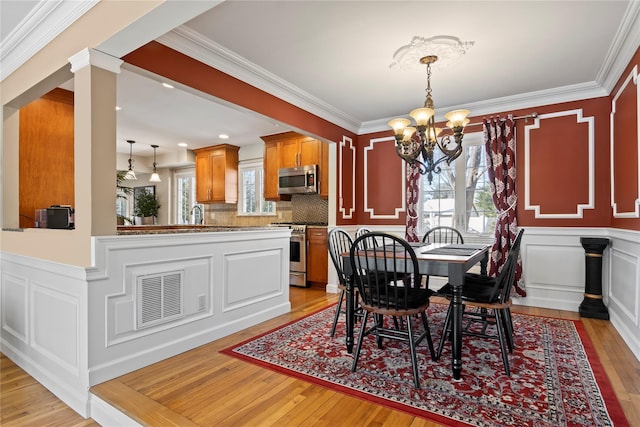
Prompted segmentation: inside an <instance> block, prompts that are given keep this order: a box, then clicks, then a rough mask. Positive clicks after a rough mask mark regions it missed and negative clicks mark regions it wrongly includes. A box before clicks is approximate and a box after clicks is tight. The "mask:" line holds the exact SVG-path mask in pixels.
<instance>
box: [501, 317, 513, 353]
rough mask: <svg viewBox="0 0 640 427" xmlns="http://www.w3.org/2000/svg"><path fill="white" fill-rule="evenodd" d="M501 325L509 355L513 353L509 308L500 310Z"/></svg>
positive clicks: (511, 322) (511, 321) (511, 323)
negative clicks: (502, 325)
mask: <svg viewBox="0 0 640 427" xmlns="http://www.w3.org/2000/svg"><path fill="white" fill-rule="evenodd" d="M502 323H504V328H505V331H506V333H507V344H508V345H509V353H513V320H512V319H511V310H510V309H509V308H505V309H503V310H502Z"/></svg>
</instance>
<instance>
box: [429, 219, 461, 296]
mask: <svg viewBox="0 0 640 427" xmlns="http://www.w3.org/2000/svg"><path fill="white" fill-rule="evenodd" d="M422 242H423V243H450V244H464V238H463V237H462V233H460V231H458V229H456V228H453V227H447V226H444V225H442V226H439V227H434V228H432V229H430V230H427V232H426V233H424V236H422ZM422 286H423V287H425V288H428V287H429V276H428V275H427V274H425V275H424V277H423V279H422Z"/></svg>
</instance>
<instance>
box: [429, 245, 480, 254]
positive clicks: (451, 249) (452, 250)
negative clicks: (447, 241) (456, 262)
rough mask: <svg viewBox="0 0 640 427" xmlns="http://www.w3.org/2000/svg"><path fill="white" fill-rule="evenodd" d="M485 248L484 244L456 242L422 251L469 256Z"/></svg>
mask: <svg viewBox="0 0 640 427" xmlns="http://www.w3.org/2000/svg"><path fill="white" fill-rule="evenodd" d="M482 248H484V245H472V244H471V245H470V244H454V245H447V246H443V247H440V248H434V249H428V250H425V251H422V253H423V254H433V255H455V256H469V255H472V254H474V253H475V252H477V251H479V250H480V249H482Z"/></svg>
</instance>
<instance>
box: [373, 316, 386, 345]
mask: <svg viewBox="0 0 640 427" xmlns="http://www.w3.org/2000/svg"><path fill="white" fill-rule="evenodd" d="M373 318H374V320H375V323H376V326H375V328H376V343H377V344H378V348H379V349H382V337H381V336H380V334H379V333H378V330H379V329H380V328H384V317H383V316H382V314H374V315H373Z"/></svg>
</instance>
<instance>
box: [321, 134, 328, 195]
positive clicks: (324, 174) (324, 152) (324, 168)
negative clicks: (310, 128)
mask: <svg viewBox="0 0 640 427" xmlns="http://www.w3.org/2000/svg"><path fill="white" fill-rule="evenodd" d="M320 145H321V147H320V163H319V166H318V168H319V169H320V170H319V171H318V174H319V175H320V189H319V190H318V193H319V194H320V197H322V198H323V199H328V198H329V144H327V143H326V142H321V143H320Z"/></svg>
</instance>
